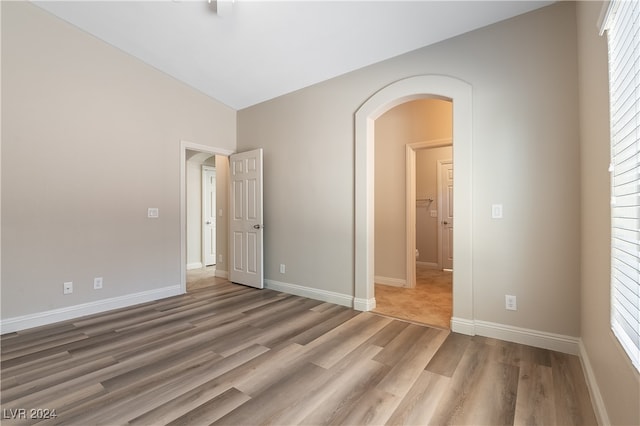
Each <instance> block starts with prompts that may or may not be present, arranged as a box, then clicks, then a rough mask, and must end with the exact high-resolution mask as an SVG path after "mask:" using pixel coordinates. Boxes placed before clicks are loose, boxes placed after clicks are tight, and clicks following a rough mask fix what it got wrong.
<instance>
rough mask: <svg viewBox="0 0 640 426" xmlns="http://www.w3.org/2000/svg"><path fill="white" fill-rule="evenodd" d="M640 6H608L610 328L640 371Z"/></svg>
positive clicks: (620, 3)
mask: <svg viewBox="0 0 640 426" xmlns="http://www.w3.org/2000/svg"><path fill="white" fill-rule="evenodd" d="M639 17H640V2H638V1H637V0H636V1H633V0H631V1H629V0H624V1H621V0H615V1H612V2H611V3H610V4H609V8H608V11H607V16H606V18H605V22H604V25H605V27H604V29H605V30H606V32H607V39H608V45H609V93H610V102H611V166H610V171H611V327H612V329H613V332H614V334H615V335H616V337H617V338H618V340H619V341H620V343H621V344H622V346H623V347H624V349H625V351H626V352H627V354H628V355H629V357H630V358H631V361H632V363H633V365H634V366H635V367H636V369H638V371H640V283H639V281H640V279H639V278H640V32H639V29H640V19H639Z"/></svg>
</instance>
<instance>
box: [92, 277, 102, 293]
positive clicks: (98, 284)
mask: <svg viewBox="0 0 640 426" xmlns="http://www.w3.org/2000/svg"><path fill="white" fill-rule="evenodd" d="M101 288H102V277H96V278H94V279H93V289H94V290H99V289H101Z"/></svg>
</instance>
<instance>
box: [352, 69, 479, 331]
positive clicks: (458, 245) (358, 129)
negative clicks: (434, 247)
mask: <svg viewBox="0 0 640 426" xmlns="http://www.w3.org/2000/svg"><path fill="white" fill-rule="evenodd" d="M428 97H431V98H433V97H439V98H442V99H448V100H451V101H452V102H453V135H454V137H455V141H456V142H455V146H454V150H453V159H454V162H455V164H456V170H457V174H456V181H455V192H454V203H455V205H456V210H455V214H454V216H455V224H456V232H455V234H454V244H453V252H454V268H453V270H454V272H453V317H452V319H451V329H452V330H453V331H455V332H460V333H465V334H470V335H473V334H475V324H474V320H473V276H472V272H473V268H472V266H473V250H472V241H473V220H472V218H473V216H472V200H473V197H472V195H473V194H472V192H473V191H472V190H473V187H472V175H473V174H472V172H473V169H472V165H473V164H472V109H473V102H472V88H471V85H470V84H468V83H466V82H464V81H462V80H459V79H456V78H453V77H448V76H442V75H422V76H415V77H409V78H406V79H403V80H399V81H397V82H395V83H392V84H390V85H388V86H386V87H384V88H383V89H381V90H380V91H378V92H377V93H375V94H374V95H373V96H371V97H370V98H369V99H368V100H367V101H365V102H364V104H363V105H362V106H361V107H360V108H359V109H358V111H357V112H356V116H355V157H356V161H355V291H354V308H355V309H358V310H362V311H370V310H373V309H375V307H376V299H375V296H374V293H375V289H374V277H375V258H374V256H375V250H374V248H375V245H374V238H375V233H374V230H375V223H374V217H375V202H374V201H375V196H374V194H375V193H374V188H375V173H374V170H375V164H374V162H375V156H374V150H375V120H376V119H377V118H378V117H380V116H381V115H382V114H384V113H385V112H386V111H388V110H389V109H391V108H393V107H395V106H397V105H400V104H402V103H405V102H407V101H411V100H416V99H422V98H428Z"/></svg>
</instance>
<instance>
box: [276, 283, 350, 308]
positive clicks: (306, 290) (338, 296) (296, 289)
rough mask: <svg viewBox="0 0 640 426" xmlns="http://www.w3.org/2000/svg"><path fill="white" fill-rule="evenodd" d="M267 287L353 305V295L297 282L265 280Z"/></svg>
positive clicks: (344, 304) (325, 300)
mask: <svg viewBox="0 0 640 426" xmlns="http://www.w3.org/2000/svg"><path fill="white" fill-rule="evenodd" d="M264 284H265V288H268V289H270V290H275V291H281V292H283V293H288V294H294V295H296V296H301V297H308V298H309V299H314V300H321V301H323V302H329V303H335V304H336V305H342V306H347V307H349V308H351V307H352V306H353V297H352V296H349V295H347V294H342V293H336V292H333V291H327V290H319V289H317V288H311V287H304V286H301V285H297V284H290V283H283V282H280V281H274V280H268V279H265V280H264Z"/></svg>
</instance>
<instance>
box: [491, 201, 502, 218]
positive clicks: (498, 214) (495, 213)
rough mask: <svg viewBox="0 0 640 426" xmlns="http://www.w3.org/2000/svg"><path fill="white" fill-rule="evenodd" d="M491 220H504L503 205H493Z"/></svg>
mask: <svg viewBox="0 0 640 426" xmlns="http://www.w3.org/2000/svg"><path fill="white" fill-rule="evenodd" d="M491 218H492V219H502V204H492V205H491Z"/></svg>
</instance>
